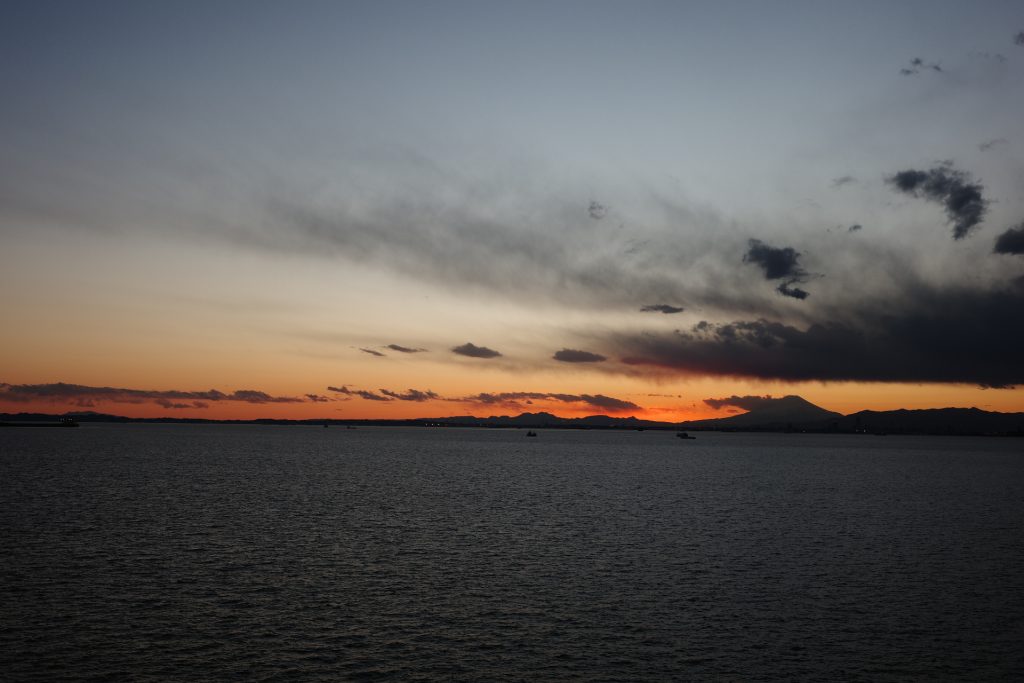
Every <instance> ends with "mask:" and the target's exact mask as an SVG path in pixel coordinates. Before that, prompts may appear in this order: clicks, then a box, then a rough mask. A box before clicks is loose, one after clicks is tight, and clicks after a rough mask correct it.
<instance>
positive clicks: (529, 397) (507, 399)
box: [449, 391, 640, 412]
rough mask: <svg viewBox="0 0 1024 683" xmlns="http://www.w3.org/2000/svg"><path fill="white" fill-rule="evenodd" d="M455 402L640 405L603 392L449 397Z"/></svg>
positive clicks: (513, 405) (611, 409)
mask: <svg viewBox="0 0 1024 683" xmlns="http://www.w3.org/2000/svg"><path fill="white" fill-rule="evenodd" d="M449 400H451V401H455V402H456V403H472V404H478V405H501V406H505V407H509V408H514V409H521V408H522V407H523V406H524V405H530V404H532V403H533V402H534V401H553V402H557V403H569V404H572V403H576V404H580V405H582V406H587V407H590V408H598V409H601V410H606V411H609V412H624V411H628V410H640V406H638V405H637V404H635V403H633V402H632V401H625V400H622V399H618V398H613V397H611V396H605V395H604V394H562V393H548V392H540V391H512V392H501V393H494V394H492V393H481V394H475V395H473V396H464V397H462V398H453V399H449Z"/></svg>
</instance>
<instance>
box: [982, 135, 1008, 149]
mask: <svg viewBox="0 0 1024 683" xmlns="http://www.w3.org/2000/svg"><path fill="white" fill-rule="evenodd" d="M1008 143H1009V141H1008V140H1007V139H1006V138H993V139H992V140H986V141H985V142H983V143H981V144H980V145H978V149H979V150H980V151H982V152H987V151H988V150H990V149H992V148H993V147H1000V146H1002V145H1006V144H1008Z"/></svg>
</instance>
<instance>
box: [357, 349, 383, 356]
mask: <svg viewBox="0 0 1024 683" xmlns="http://www.w3.org/2000/svg"><path fill="white" fill-rule="evenodd" d="M359 350H360V351H362V352H363V353H368V354H370V355H371V356H377V357H378V358H383V357H384V354H383V353H381V352H380V351H374V350H373V349H359Z"/></svg>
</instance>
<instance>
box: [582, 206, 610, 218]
mask: <svg viewBox="0 0 1024 683" xmlns="http://www.w3.org/2000/svg"><path fill="white" fill-rule="evenodd" d="M587 214H588V215H589V216H590V217H591V218H593V219H594V220H595V221H599V220H601V219H602V218H604V217H605V216H607V215H608V207H607V206H605V205H604V204H602V203H600V202H590V206H588V207H587Z"/></svg>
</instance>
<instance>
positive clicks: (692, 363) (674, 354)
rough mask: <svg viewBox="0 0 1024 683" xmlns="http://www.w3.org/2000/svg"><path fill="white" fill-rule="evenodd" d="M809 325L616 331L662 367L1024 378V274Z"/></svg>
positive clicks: (635, 355)
mask: <svg viewBox="0 0 1024 683" xmlns="http://www.w3.org/2000/svg"><path fill="white" fill-rule="evenodd" d="M859 306H860V308H858V309H857V310H846V311H835V312H833V317H832V318H831V319H823V320H819V321H818V322H814V323H812V324H810V325H808V326H806V327H797V326H795V325H790V324H786V323H782V322H776V321H771V320H766V319H756V320H741V321H736V322H730V323H710V322H701V323H698V324H697V325H695V326H694V327H693V328H692V329H691V330H689V331H678V330H677V331H676V332H674V333H669V334H666V333H642V334H636V333H629V334H624V335H620V336H619V337H618V338H617V339H614V340H612V342H613V344H616V345H617V346H618V349H619V350H620V352H621V354H622V356H623V361H624V362H625V363H627V364H633V365H635V366H638V367H640V368H646V369H647V370H649V371H653V372H655V373H667V374H683V375H702V376H722V377H744V378H756V379H764V380H782V381H867V382H942V383H959V384H977V385H981V386H990V387H1007V386H1013V385H1017V384H1022V383H1024V351H1022V349H1024V316H1021V315H1020V311H1021V310H1024V283H1022V284H1021V285H1020V286H1013V285H1011V286H1008V287H1007V288H1005V289H1001V290H997V291H991V292H984V291H975V290H969V289H944V290H936V289H928V288H924V287H919V288H917V289H915V290H912V291H908V292H905V293H904V296H903V298H902V299H899V300H875V301H863V302H861V304H860V305H859Z"/></svg>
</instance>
